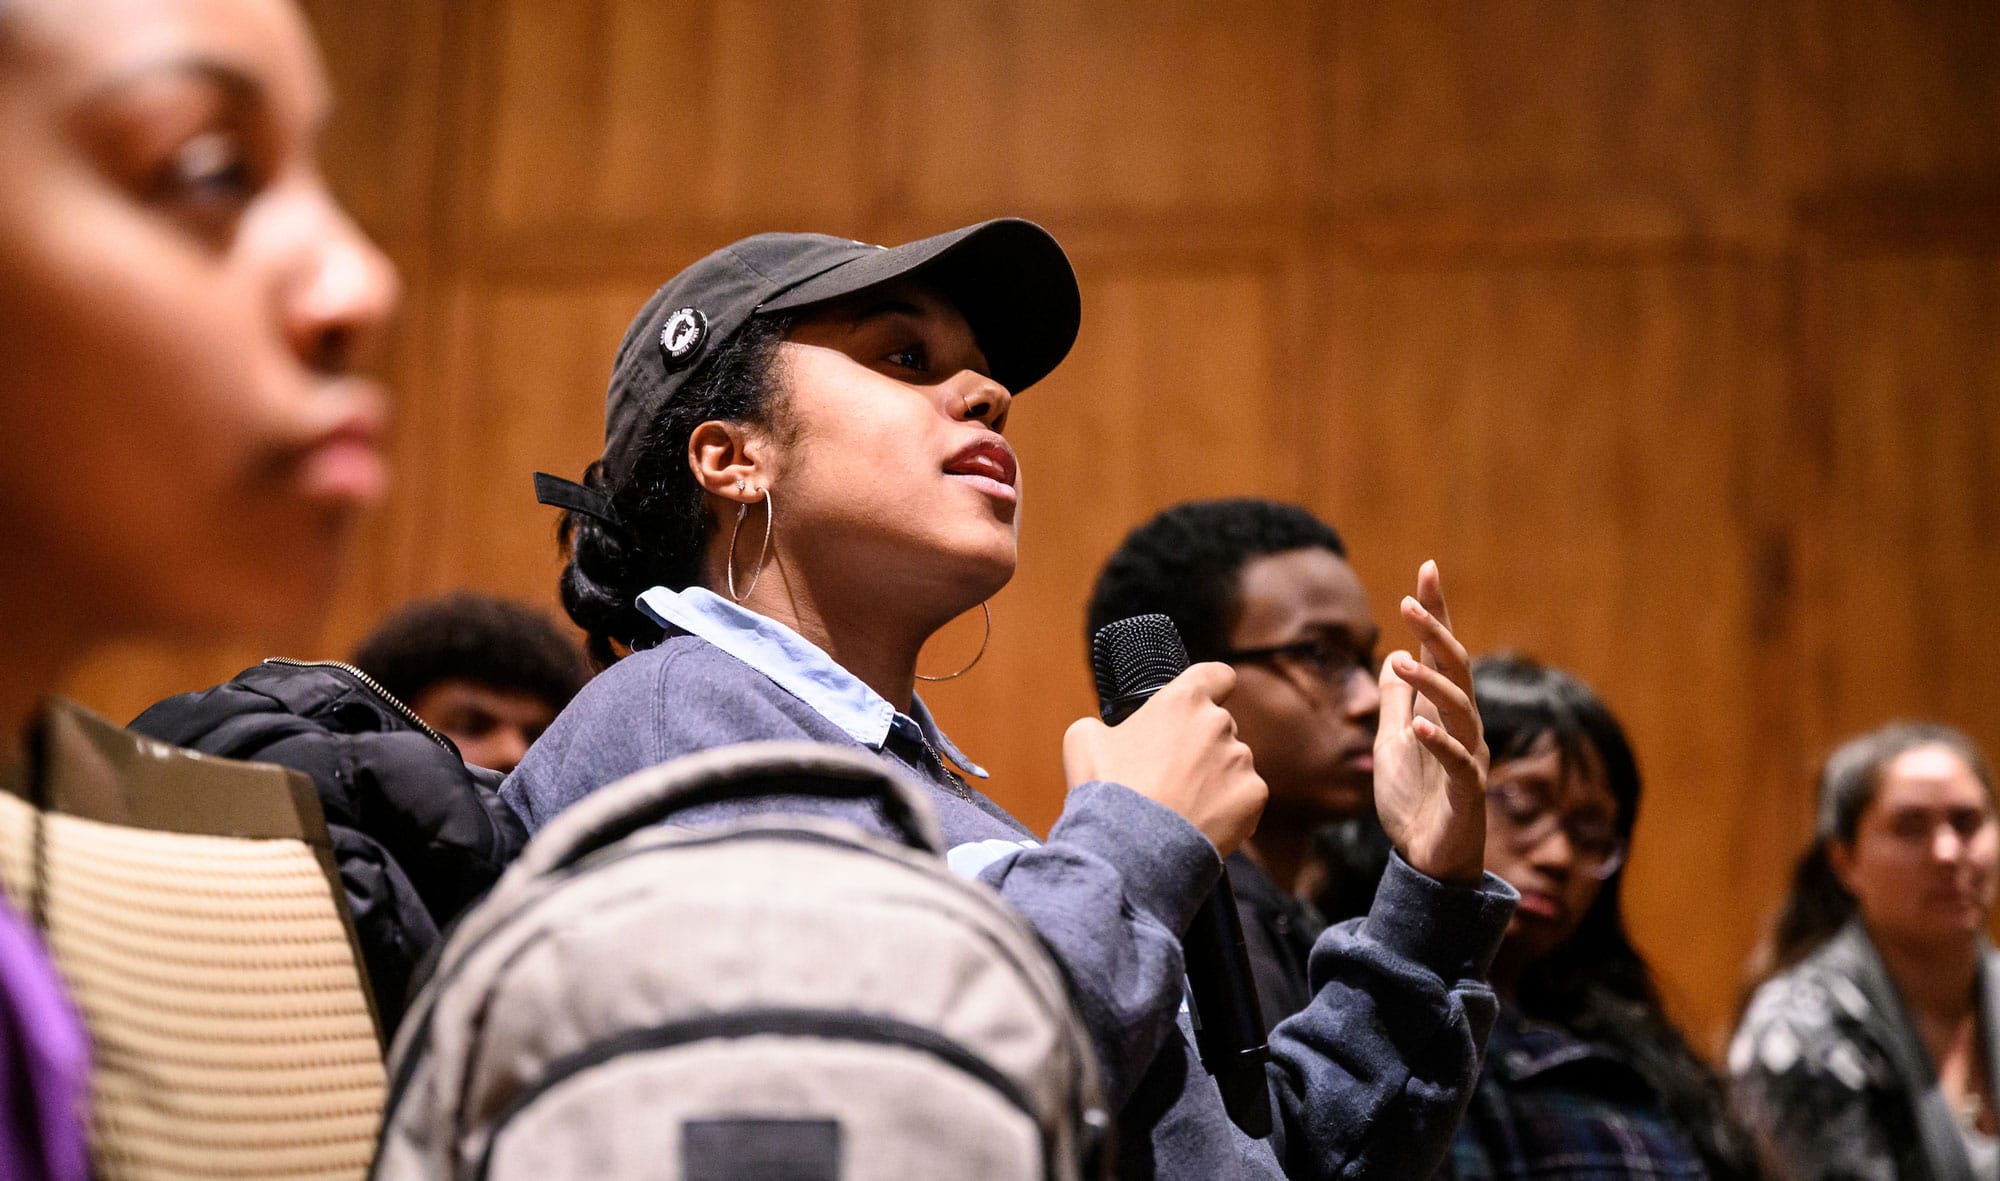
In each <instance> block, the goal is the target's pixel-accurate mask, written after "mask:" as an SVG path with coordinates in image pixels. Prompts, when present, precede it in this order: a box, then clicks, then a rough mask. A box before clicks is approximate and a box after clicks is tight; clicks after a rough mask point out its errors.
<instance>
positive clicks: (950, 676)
mask: <svg viewBox="0 0 2000 1181" xmlns="http://www.w3.org/2000/svg"><path fill="white" fill-rule="evenodd" d="M979 612H980V614H981V615H983V616H985V617H986V633H985V634H984V635H982V636H980V637H979V651H977V652H974V653H973V654H972V659H971V661H969V662H968V663H967V664H966V666H965V667H964V668H962V669H959V670H958V671H957V672H955V673H946V674H945V675H943V676H941V677H927V676H925V675H924V674H922V673H918V674H917V679H918V680H919V681H956V680H957V679H958V678H960V677H962V676H964V675H965V674H966V673H969V672H971V671H972V666H973V665H975V664H978V663H979V658H980V657H982V656H984V655H986V645H987V643H988V642H989V641H991V640H992V639H993V608H991V607H988V606H987V605H986V601H985V600H984V599H981V600H980V602H979Z"/></svg>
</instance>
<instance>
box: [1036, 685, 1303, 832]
mask: <svg viewBox="0 0 2000 1181" xmlns="http://www.w3.org/2000/svg"><path fill="white" fill-rule="evenodd" d="M1235 688H1236V670H1235V669H1233V668H1230V667H1229V666H1228V665H1226V664H1195V665H1190V666H1189V667H1188V668H1187V670H1186V671H1184V672H1182V673H1181V675H1179V676H1177V677H1175V678H1174V679H1173V680H1171V681H1169V682H1168V683H1167V684H1166V686H1165V687H1164V688H1162V689H1161V690H1160V691H1159V692H1158V693H1155V694H1154V695H1153V697H1152V699H1151V700H1149V701H1147V702H1146V704H1144V705H1142V706H1140V707H1139V708H1138V710H1136V711H1135V712H1134V713H1133V714H1132V716H1131V717H1129V718H1126V719H1125V720H1124V721H1123V722H1120V723H1119V724H1118V725H1116V726H1107V725H1105V724H1104V723H1103V722H1100V721H1098V720H1097V719H1096V718H1082V719H1079V720H1078V721H1077V722H1076V723H1074V724H1073V725H1071V726H1070V728H1069V731H1068V732H1067V733H1066V734H1064V735H1063V775H1064V777H1065V778H1066V779H1067V780H1068V781H1069V785H1070V786H1071V787H1076V786H1077V785H1078V784H1083V783H1088V782H1090V781H1091V780H1093V779H1102V780H1108V781H1110V782H1113V783H1122V784H1124V785H1125V786H1126V787H1129V788H1131V789H1132V790H1133V791H1136V792H1138V793H1139V794H1140V795H1142V796H1145V797H1146V798H1147V799H1150V800H1152V801H1153V802H1155V803H1157V804H1161V805H1163V806H1165V807H1168V808H1171V809H1173V810H1174V811H1175V812H1178V813H1179V814H1180V815H1181V816H1182V817H1184V818H1185V819H1186V820H1187V821H1188V823H1190V824H1192V825H1194V826H1195V827H1196V828H1198V829H1200V830H1201V832H1202V835H1203V836H1205V837H1207V838H1208V839H1209V841H1210V842H1211V843H1212V844H1214V846H1215V849H1216V852H1217V853H1220V854H1221V855H1222V856H1224V857H1227V856H1229V855H1230V854H1231V853H1233V852H1235V851H1236V848H1237V846H1239V845H1241V844H1242V843H1243V842H1244V841H1245V840H1247V839H1249V836H1250V834H1251V833H1252V832H1254V831H1255V830H1256V828H1257V818H1258V817H1259V816H1261V815H1262V814H1263V812H1264V799H1265V797H1266V796H1267V795H1269V794H1270V793H1269V789H1268V788H1266V787H1265V786H1264V780H1263V779H1262V778H1260V777H1259V776H1258V774H1257V770H1256V768H1255V767H1253V766H1252V765H1251V763H1250V748H1249V747H1247V746H1245V745H1243V742H1242V741H1241V740H1240V739H1238V738H1237V737H1236V719H1234V718H1232V717H1230V716H1229V711H1228V710H1226V709H1224V708H1222V703H1223V702H1224V701H1226V700H1228V698H1229V694H1230V692H1231V691H1232V690H1234V689H1235Z"/></svg>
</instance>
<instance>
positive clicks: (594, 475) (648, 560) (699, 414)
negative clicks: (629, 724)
mask: <svg viewBox="0 0 2000 1181" xmlns="http://www.w3.org/2000/svg"><path fill="white" fill-rule="evenodd" d="M791 323H792V322H791V320H790V319H789V318H787V317H757V318H753V319H751V320H750V321H749V322H748V323H746V324H744V326H743V327H742V328H740V329H738V330H737V332H736V334H735V335H734V336H732V337H730V338H729V340H727V341H726V342H724V343H723V344H721V345H720V346H718V347H717V348H715V350H714V351H713V352H711V353H710V354H709V356H708V357H707V358H706V359H705V360H704V361H703V362H702V364H701V365H700V367H698V368H697V369H696V370H695V371H694V372H693V373H692V374H691V375H690V376H689V377H688V380H687V381H686V382H685V383H684V384H683V385H682V386H681V387H680V389H678V390H676V391H675V393H674V396H673V397H672V399H671V400H669V401H668V402H667V404H666V406H665V408H663V409H662V410H661V412H660V416H659V417H658V418H657V419H656V420H654V422H653V424H652V425H651V427H650V428H648V430H647V432H646V437H645V442H644V443H643V444H642V445H641V447H640V449H639V452H638V455H637V457H636V458H635V459H634V460H633V462H632V465H631V470H630V471H629V472H627V473H626V474H625V475H624V476H623V477H622V478H620V477H618V476H616V475H614V474H613V473H612V472H611V471H610V470H609V469H608V468H607V467H606V465H605V464H604V462H603V461H602V460H600V461H598V462H596V463H593V464H591V465H590V467H589V469H588V470H586V471H585V472H584V474H583V485H584V487H586V488H589V489H591V490H592V491H595V492H598V493H601V494H602V495H603V496H604V497H605V499H606V501H608V503H609V505H610V508H611V512H610V513H609V514H608V516H609V517H610V519H609V520H607V519H605V518H604V517H600V516H597V515H592V514H587V513H583V512H578V511H576V510H574V509H571V510H566V511H565V512H564V513H563V516H562V521H561V523H560V524H559V525H558V526H557V530H556V537H557V540H558V541H559V542H560V544H561V546H562V548H563V552H564V554H565V555H566V557H567V558H568V561H567V563H566V564H565V565H564V566H563V572H562V575H561V577H560V579H559V582H558V590H559V592H560V594H561V597H562V605H563V610H564V611H566V612H568V614H569V617H570V618H571V619H572V620H574V621H575V622H576V625H577V626H578V627H580V628H582V629H583V631H584V632H585V636H586V639H585V649H586V650H587V651H588V652H589V653H590V658H591V660H593V661H595V662H596V663H597V664H598V666H599V667H603V666H606V665H609V664H611V663H612V662H614V661H616V660H617V659H619V657H621V656H623V655H624V654H626V653H628V652H632V651H634V650H636V649H640V648H648V647H651V646H652V645H654V644H657V643H659V641H660V638H661V634H662V633H661V630H660V625H659V624H657V623H654V622H653V621H652V619H650V618H649V617H648V616H647V615H646V614H645V613H644V612H642V611H640V610H639V608H638V597H639V595H640V594H642V593H643V592H645V591H647V590H649V589H651V588H653V587H655V586H664V587H667V588H668V589H670V590H683V589H685V588H687V587H689V586H693V585H696V584H698V583H699V582H700V581H701V572H702V556H703V554H704V553H705V552H706V549H707V545H708V539H709V533H710V518H709V514H708V507H707V496H706V494H705V493H704V491H703V490H702V487H701V484H700V483H699V482H698V481H697V480H696V479H695V476H694V471H693V469H691V468H690V467H689V466H688V440H689V439H690V438H691V437H692V436H693V434H694V430H695V428H696V427H698V426H700V425H701V424H702V423H704V422H709V421H724V422H740V423H747V424H750V425H754V426H759V427H764V428H767V429H776V428H777V427H778V426H779V425H780V423H779V418H780V415H781V413H782V394H783V389H782V387H783V382H782V380H781V378H780V374H779V370H778V345H779V344H780V343H782V342H783V340H784V338H785V334H786V333H787V332H788V331H790V329H791Z"/></svg>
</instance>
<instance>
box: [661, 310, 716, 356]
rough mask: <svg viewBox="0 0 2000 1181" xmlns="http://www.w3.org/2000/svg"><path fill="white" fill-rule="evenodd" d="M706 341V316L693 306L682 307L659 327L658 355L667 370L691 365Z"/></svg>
mask: <svg viewBox="0 0 2000 1181" xmlns="http://www.w3.org/2000/svg"><path fill="white" fill-rule="evenodd" d="M707 342H708V317H707V316H704V315H702V314H701V312H700V311H699V310H697V309H695V308H682V309H681V310H680V311H677V312H675V313H674V314H673V315H671V316H668V317H667V322H666V323H665V324H663V325H661V327H660V356H662V357H663V358H665V359H666V362H667V369H668V370H669V371H672V370H676V369H685V368H686V367H688V366H689V365H692V364H693V363H694V360H695V358H696V357H698V356H700V355H701V346H702V345H704V344H706V343H707Z"/></svg>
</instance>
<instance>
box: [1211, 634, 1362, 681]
mask: <svg viewBox="0 0 2000 1181" xmlns="http://www.w3.org/2000/svg"><path fill="white" fill-rule="evenodd" d="M1222 660H1223V663H1225V664H1239V663H1249V664H1291V665H1296V666H1297V667H1299V668H1302V669H1304V670H1305V671H1307V672H1309V673H1311V674H1312V675H1314V676H1316V677H1318V678H1319V679H1320V680H1322V681H1325V682H1326V683H1327V684H1328V685H1331V686H1333V687H1334V688H1336V689H1338V688H1340V687H1342V686H1344V685H1345V684H1347V681H1348V678H1350V677H1352V676H1353V675H1354V674H1355V673H1357V672H1361V673H1366V674H1367V675H1369V676H1374V675H1375V648H1374V645H1372V644H1368V645H1363V644H1358V643H1356V642H1355V641H1354V640H1353V639H1351V638H1349V637H1347V636H1342V635H1337V634H1334V633H1330V632H1327V633H1321V634H1319V635H1315V636H1310V637H1308V638H1306V639H1303V640H1294V641H1293V642H1291V643H1289V644H1273V645H1271V646H1270V647H1268V648H1238V649H1237V650H1235V651H1234V652H1227V653H1224V654H1223V657H1222Z"/></svg>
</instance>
